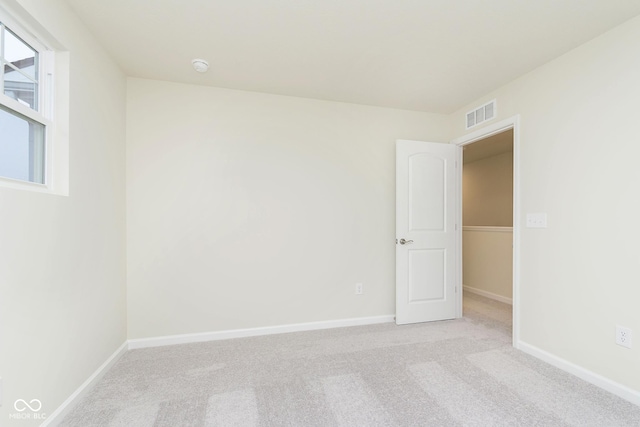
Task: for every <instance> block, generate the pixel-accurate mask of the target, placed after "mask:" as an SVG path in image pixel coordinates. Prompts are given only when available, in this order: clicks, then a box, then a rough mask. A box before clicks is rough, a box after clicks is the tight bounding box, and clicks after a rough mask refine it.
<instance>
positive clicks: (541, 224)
mask: <svg viewBox="0 0 640 427" xmlns="http://www.w3.org/2000/svg"><path fill="white" fill-rule="evenodd" d="M527 228H547V214H546V213H528V214H527Z"/></svg>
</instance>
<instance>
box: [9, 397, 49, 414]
mask: <svg viewBox="0 0 640 427" xmlns="http://www.w3.org/2000/svg"><path fill="white" fill-rule="evenodd" d="M32 405H33V406H32ZM13 407H14V408H15V409H16V411H18V412H23V411H26V410H27V408H29V409H31V411H32V412H38V411H39V410H40V409H42V402H40V401H39V400H38V399H33V400H31V401H30V402H29V403H27V401H26V400H24V399H18V400H16V402H15V403H14V404H13Z"/></svg>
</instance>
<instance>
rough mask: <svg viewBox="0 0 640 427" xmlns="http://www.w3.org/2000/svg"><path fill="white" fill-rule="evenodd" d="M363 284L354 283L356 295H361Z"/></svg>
mask: <svg viewBox="0 0 640 427" xmlns="http://www.w3.org/2000/svg"><path fill="white" fill-rule="evenodd" d="M362 291H363V286H362V283H356V295H362Z"/></svg>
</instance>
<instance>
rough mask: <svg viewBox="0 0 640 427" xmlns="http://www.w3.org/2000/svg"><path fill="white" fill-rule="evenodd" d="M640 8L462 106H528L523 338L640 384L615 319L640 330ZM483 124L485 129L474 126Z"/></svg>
mask: <svg viewBox="0 0 640 427" xmlns="http://www.w3.org/2000/svg"><path fill="white" fill-rule="evenodd" d="M639 51H640V17H636V18H634V19H631V20H630V21H627V22H626V23H624V24H622V25H620V26H619V27H617V28H615V29H613V30H611V31H609V32H607V33H605V34H604V35H602V36H600V37H597V38H595V39H593V40H592V41H590V42H588V43H586V44H584V45H582V46H580V47H578V48H577V49H575V50H573V51H571V52H569V53H567V54H565V55H564V56H562V57H560V58H558V59H556V60H554V61H551V62H549V63H547V64H546V65H544V66H542V67H540V68H538V69H536V70H535V71H533V72H531V73H529V74H527V75H525V76H523V77H521V78H519V79H517V80H515V81H514V82H512V83H510V84H508V85H506V86H504V87H502V88H500V89H498V90H497V91H495V92H493V93H490V94H487V95H486V96H485V97H483V98H482V99H478V100H477V101H476V102H474V103H472V104H470V105H467V106H465V107H464V108H461V109H460V110H459V111H458V112H456V113H455V114H454V115H453V116H452V120H453V122H452V124H453V126H454V135H455V136H456V137H459V136H462V135H464V134H465V133H467V131H465V129H464V123H465V121H464V120H465V112H467V111H469V110H471V109H472V108H473V107H475V106H476V105H481V104H482V103H484V102H486V101H488V100H491V99H496V100H497V103H498V110H497V111H498V118H497V120H500V119H505V118H508V117H512V116H514V115H520V123H521V126H520V160H519V165H520V168H519V171H520V186H519V194H520V201H519V207H520V215H519V217H518V218H517V221H518V222H519V223H520V224H521V225H522V224H524V222H525V218H526V214H527V212H546V213H547V214H548V228H545V229H533V228H522V229H521V234H520V239H521V244H520V248H521V252H520V273H519V280H520V295H519V299H520V301H521V305H520V321H521V335H520V340H521V342H522V343H525V344H529V345H531V346H534V347H537V348H539V349H542V350H544V351H546V352H548V353H549V354H551V355H553V356H556V357H559V358H561V359H564V360H566V361H568V362H570V363H572V364H575V365H576V366H577V368H580V367H581V368H584V369H587V370H589V371H592V372H595V373H597V374H600V375H602V376H604V377H605V378H607V379H610V380H613V381H615V382H618V383H620V384H623V385H625V386H627V387H630V388H631V389H633V390H636V391H639V392H640V369H638V361H639V360H640V345H635V346H634V348H632V349H625V348H623V347H620V346H617V345H616V344H615V326H616V325H622V326H626V327H628V328H630V329H632V330H633V331H635V332H636V333H638V331H640V310H638V301H640V286H639V285H638V284H639V283H640V270H639V269H638V261H639V260H640V250H639V249H638V244H637V242H638V239H639V238H640V234H639V233H638V231H637V229H636V228H635V227H633V224H635V223H636V222H637V219H638V217H640V198H638V197H636V196H635V195H636V194H637V193H638V188H637V187H638V182H640V168H638V166H637V159H638V157H639V156H640V144H638V141H639V140H640V128H639V127H638V99H640V79H638V76H640V55H638V52H639ZM474 130H475V129H474Z"/></svg>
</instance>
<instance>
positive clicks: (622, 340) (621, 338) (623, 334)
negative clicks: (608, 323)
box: [616, 325, 632, 348]
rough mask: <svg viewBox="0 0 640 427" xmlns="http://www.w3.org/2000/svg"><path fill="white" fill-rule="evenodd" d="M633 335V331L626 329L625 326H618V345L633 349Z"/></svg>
mask: <svg viewBox="0 0 640 427" xmlns="http://www.w3.org/2000/svg"><path fill="white" fill-rule="evenodd" d="M631 339H632V333H631V329H629V328H625V327H624V326H617V325H616V344H618V345H621V346H623V347H627V348H631V345H632V341H631Z"/></svg>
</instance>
